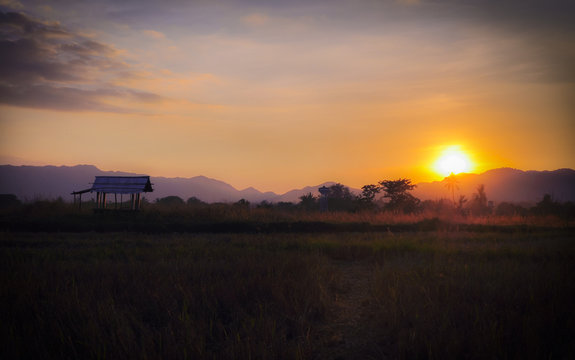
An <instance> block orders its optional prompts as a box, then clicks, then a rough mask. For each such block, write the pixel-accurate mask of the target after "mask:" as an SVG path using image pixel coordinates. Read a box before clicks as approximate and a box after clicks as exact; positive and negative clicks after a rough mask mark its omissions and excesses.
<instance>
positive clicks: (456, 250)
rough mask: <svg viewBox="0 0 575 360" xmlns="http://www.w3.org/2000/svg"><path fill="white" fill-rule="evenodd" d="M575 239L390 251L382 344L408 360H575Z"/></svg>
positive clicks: (489, 240)
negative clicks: (573, 336) (572, 359)
mask: <svg viewBox="0 0 575 360" xmlns="http://www.w3.org/2000/svg"><path fill="white" fill-rule="evenodd" d="M574 240H575V239H574V238H573V236H572V234H571V235H565V234H563V235H561V236H557V235H552V234H551V235H550V234H547V235H545V236H544V237H540V236H529V235H521V236H517V235H516V236H508V235H507V236H505V237H504V238H502V237H501V235H499V236H494V235H488V236H477V235H467V236H461V235H459V236H455V237H453V238H451V239H449V238H447V239H446V238H436V239H429V240H428V241H426V242H423V243H418V242H416V241H413V239H412V240H408V241H407V242H406V243H404V245H403V251H401V252H398V251H397V250H398V249H401V248H399V247H396V248H395V253H394V252H393V251H391V250H392V249H388V250H387V251H383V252H380V253H379V254H378V256H377V257H378V259H377V263H378V264H379V265H378V266H377V267H376V269H375V281H374V284H373V301H374V312H375V315H374V316H375V318H376V319H377V320H376V321H377V322H378V328H379V329H380V332H379V334H378V335H379V338H380V343H379V344H378V346H379V347H381V348H383V349H386V350H387V352H388V354H389V355H390V356H391V357H393V358H405V359H446V358H457V359H460V358H461V359H462V358H468V359H485V358H490V359H491V358H498V359H508V358H509V359H551V358H569V357H570V356H573V354H575V341H573V339H572V331H573V330H575V311H574V310H573V299H574V296H575V242H574ZM407 244H411V246H408V245H407ZM400 254H401V255H400Z"/></svg>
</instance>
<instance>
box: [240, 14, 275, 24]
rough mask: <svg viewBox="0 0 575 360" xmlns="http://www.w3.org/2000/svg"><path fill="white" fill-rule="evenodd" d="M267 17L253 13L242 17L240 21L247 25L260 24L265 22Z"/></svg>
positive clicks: (267, 19)
mask: <svg viewBox="0 0 575 360" xmlns="http://www.w3.org/2000/svg"><path fill="white" fill-rule="evenodd" d="M268 21H269V17H268V16H267V15H265V14H261V13H253V14H250V15H246V16H244V17H242V22H243V23H244V24H246V25H249V26H262V25H265V24H267V23H268Z"/></svg>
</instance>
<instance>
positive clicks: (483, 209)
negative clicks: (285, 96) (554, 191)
mask: <svg viewBox="0 0 575 360" xmlns="http://www.w3.org/2000/svg"><path fill="white" fill-rule="evenodd" d="M444 184H445V186H446V187H447V188H448V189H449V190H450V191H451V192H452V198H451V199H445V198H444V199H439V200H424V201H422V200H420V199H418V198H417V197H415V196H413V195H412V194H411V193H410V192H411V191H412V190H413V189H414V188H415V187H416V185H415V184H412V182H411V180H410V179H403V178H400V179H397V180H383V181H380V182H378V183H377V184H369V185H364V186H363V187H362V192H361V193H360V194H354V193H352V192H351V191H350V189H349V188H348V187H346V186H344V185H342V184H339V183H337V184H334V185H331V186H329V187H328V188H327V191H326V192H325V193H324V195H323V199H322V196H321V195H320V196H316V195H314V194H312V193H311V192H310V193H308V194H305V195H303V196H301V197H300V198H299V202H297V203H292V202H278V203H272V202H268V201H265V200H264V201H261V202H259V203H252V202H250V201H248V200H245V199H241V200H239V201H237V202H233V203H206V202H203V201H202V200H200V199H198V198H196V197H190V198H188V199H187V200H184V199H182V198H181V197H179V196H167V197H163V198H159V199H156V200H154V201H149V200H147V199H146V198H143V199H142V209H144V210H149V211H153V210H158V211H181V210H192V211H194V212H200V213H204V214H205V215H207V216H209V215H210V214H212V215H214V214H226V213H230V212H232V213H242V212H248V211H252V210H254V209H258V210H259V212H260V213H261V212H263V211H265V210H274V211H276V212H283V213H292V214H297V213H313V212H320V209H322V206H321V202H322V201H323V202H325V203H324V207H323V209H324V210H327V212H330V213H334V212H341V213H380V212H386V213H391V214H430V215H434V216H436V215H450V214H451V215H458V216H463V217H466V216H489V215H495V216H520V217H524V216H547V215H553V216H559V217H561V218H564V219H574V218H575V204H574V203H573V202H559V201H556V200H555V199H553V197H552V196H551V195H550V194H545V195H544V196H543V198H542V199H541V200H540V201H539V202H537V203H536V204H535V205H525V204H517V203H510V202H500V203H498V204H494V202H493V201H490V200H489V198H488V195H487V192H486V189H485V187H484V186H483V185H480V186H478V187H477V188H476V191H475V193H473V194H472V196H471V198H469V199H468V198H467V197H466V196H463V195H460V196H459V197H458V198H456V197H455V190H456V189H457V179H456V178H455V177H454V176H450V177H447V178H446V179H445V180H444ZM325 205H327V206H325ZM95 206H96V204H95V202H94V201H93V200H88V201H84V202H83V203H82V209H83V210H84V211H86V210H91V209H93V208H95ZM76 208H77V206H76V205H73V204H71V203H69V202H66V201H64V200H63V199H62V198H58V199H56V200H36V201H33V202H29V203H23V202H22V201H20V200H19V199H18V198H17V197H16V196H15V195H13V194H0V211H3V212H6V211H14V210H19V212H24V213H40V212H48V213H49V212H59V211H65V210H68V211H73V210H75V209H76ZM108 208H109V209H111V210H114V209H127V208H129V203H128V202H125V203H123V204H122V203H109V204H108Z"/></svg>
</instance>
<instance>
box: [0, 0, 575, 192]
mask: <svg viewBox="0 0 575 360" xmlns="http://www.w3.org/2000/svg"><path fill="white" fill-rule="evenodd" d="M501 3H504V4H503V5H502V4H501ZM574 18H575V1H553V0H546V1H544V0H541V1H534V0H532V1H499V0H487V1H479V0H477V1H474V0H469V1H457V0H429V1H428V0H420V1H416V0H411V1H408V0H405V1H393V0H389V1H385V0H379V1H377V0H365V1H363V0H355V1H337V0H336V1H328V0H324V1H311V0H306V1H303V0H295V1H271V0H270V1H263V0H260V1H255V0H254V1H184V0H167V1H166V0H165V1H150V0H144V1H142V0H137V1H136V0H123V1H118V0H103V1H93V0H92V1H78V0H51V1H40V0H38V1H34V0H32V1H10V0H0V37H1V38H0V163H2V164H14V165H24V164H25V165H76V164H93V165H96V166H98V167H99V168H100V169H102V170H118V171H129V172H138V173H144V174H149V175H153V176H169V177H175V176H180V177H191V176H196V175H205V176H208V177H212V178H216V179H219V180H223V181H225V182H228V183H230V184H231V185H233V186H234V187H236V188H238V189H242V188H245V187H248V186H253V187H255V188H257V189H259V190H262V191H275V192H284V191H287V190H290V189H292V188H297V187H303V186H307V185H315V184H319V183H321V182H324V181H337V182H341V183H344V184H346V185H348V186H353V187H361V186H362V185H365V184H369V183H375V182H377V181H379V180H383V179H392V178H398V177H408V178H411V179H412V180H413V181H414V182H420V181H430V180H439V179H441V175H439V174H438V173H436V172H435V171H434V164H435V163H436V160H437V158H438V157H439V156H440V154H441V153H442V152H444V151H446V149H450V148H451V149H453V148H454V147H455V148H457V149H459V151H462V152H464V153H466V154H467V155H468V157H469V161H470V162H471V171H473V172H481V171H485V170H487V169H491V168H497V167H503V166H508V167H514V168H519V169H523V170H554V169H558V168H564V167H571V168H575V142H574V140H575V21H574Z"/></svg>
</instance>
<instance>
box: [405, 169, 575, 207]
mask: <svg viewBox="0 0 575 360" xmlns="http://www.w3.org/2000/svg"><path fill="white" fill-rule="evenodd" d="M456 177H457V180H458V184H457V187H458V189H456V190H455V197H456V198H459V196H460V195H464V196H466V197H467V199H471V197H472V195H473V193H475V192H476V190H477V187H478V186H479V185H484V186H485V192H486V194H487V198H488V200H494V201H496V202H503V201H507V202H515V203H519V202H530V203H534V202H537V201H540V200H541V199H542V198H543V195H545V194H550V195H552V196H553V198H554V199H555V200H557V201H575V170H573V169H559V170H554V171H534V170H530V171H522V170H518V169H512V168H499V169H493V170H488V171H486V172H484V173H481V174H458V175H456ZM413 195H414V196H416V197H418V198H420V199H430V200H436V199H441V198H448V199H451V191H450V190H449V189H447V187H446V186H445V183H443V182H441V181H434V182H431V183H429V182H428V183H419V184H418V185H417V188H416V189H415V190H414V191H413Z"/></svg>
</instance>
